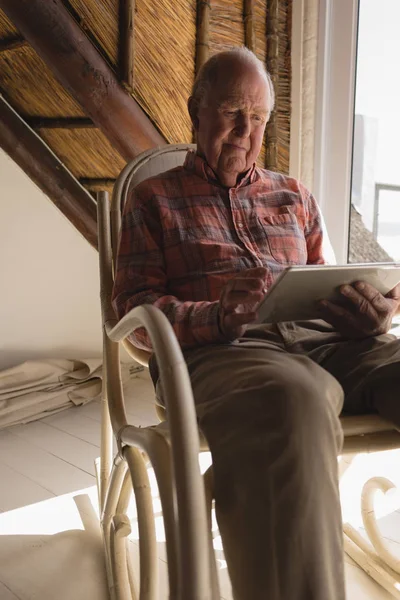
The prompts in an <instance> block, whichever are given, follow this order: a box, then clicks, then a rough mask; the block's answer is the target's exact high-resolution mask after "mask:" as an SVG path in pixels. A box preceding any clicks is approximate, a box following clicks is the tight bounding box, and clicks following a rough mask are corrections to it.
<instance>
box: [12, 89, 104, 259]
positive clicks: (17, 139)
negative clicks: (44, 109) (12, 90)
mask: <svg viewBox="0 0 400 600" xmlns="http://www.w3.org/2000/svg"><path fill="white" fill-rule="evenodd" d="M0 147H1V148H3V150H4V151H5V152H6V153H7V154H8V155H9V156H10V157H11V158H12V159H13V160H14V161H15V162H16V163H17V164H18V165H19V166H20V167H21V169H23V171H25V173H26V174H27V175H28V176H29V177H30V178H31V179H32V181H33V182H34V183H36V185H37V186H38V187H39V188H40V189H41V190H42V191H43V192H44V193H45V194H46V195H47V196H48V197H49V198H50V200H51V201H52V202H53V203H54V204H55V205H56V206H57V208H59V209H60V210H61V212H62V213H63V214H64V215H65V216H66V217H67V219H68V220H69V221H71V223H72V224H73V225H74V226H75V227H76V229H78V231H80V233H81V234H82V235H83V236H84V237H85V238H86V239H87V241H88V242H89V243H90V244H91V245H92V246H94V247H95V248H97V228H96V203H95V201H94V200H93V198H92V196H91V195H90V194H89V192H87V191H86V190H85V189H84V188H83V187H82V186H81V185H80V183H79V182H78V181H77V179H75V177H74V176H73V175H72V174H71V172H70V171H69V170H68V169H67V168H66V167H65V166H64V165H63V163H62V162H61V161H60V160H59V159H58V158H57V156H56V155H55V154H54V153H53V152H52V151H51V150H50V148H49V147H48V146H47V145H46V144H45V143H44V142H43V140H42V139H41V138H40V137H39V136H38V135H37V134H36V133H35V132H34V131H33V130H32V129H31V128H30V127H29V126H28V125H27V124H26V123H25V121H24V120H23V119H22V118H21V117H20V116H19V115H18V114H17V113H16V112H15V110H14V109H13V108H12V107H11V106H10V104H9V103H8V102H7V101H6V100H5V99H4V98H3V96H0Z"/></svg>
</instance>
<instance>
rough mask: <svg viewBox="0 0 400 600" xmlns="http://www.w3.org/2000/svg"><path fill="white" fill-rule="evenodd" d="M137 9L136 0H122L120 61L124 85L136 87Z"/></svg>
mask: <svg viewBox="0 0 400 600" xmlns="http://www.w3.org/2000/svg"><path fill="white" fill-rule="evenodd" d="M135 10H136V0H120V28H119V30H120V44H121V47H120V63H121V76H122V81H123V82H124V85H126V87H127V89H128V90H129V91H130V92H132V91H133V88H134V87H135V73H134V67H135Z"/></svg>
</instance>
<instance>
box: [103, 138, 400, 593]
mask: <svg viewBox="0 0 400 600" xmlns="http://www.w3.org/2000/svg"><path fill="white" fill-rule="evenodd" d="M191 148H194V146H192V145H190V144H179V145H174V146H172V145H171V146H166V147H163V148H160V149H153V150H149V151H147V152H145V153H143V154H141V155H140V156H139V157H137V158H136V159H135V160H134V161H132V162H131V163H129V164H128V165H127V166H126V167H125V168H124V169H123V171H122V172H121V174H120V176H119V178H118V180H117V182H116V184H115V186H114V191H113V198H112V205H111V219H110V205H109V198H108V194H107V193H106V192H100V193H99V194H98V235H99V254H100V284H101V291H100V296H101V307H102V321H103V340H104V362H103V370H104V380H103V381H104V385H103V390H104V392H103V401H102V428H101V457H100V459H99V461H98V462H97V465H96V467H97V468H96V473H97V481H98V490H99V504H100V513H101V529H102V534H103V541H104V549H105V559H106V567H107V578H108V585H109V590H110V595H111V598H112V600H158V597H159V596H158V576H157V564H158V557H157V543H156V535H155V523H154V515H153V505H152V497H151V492H150V485H149V479H148V475H147V467H148V464H149V462H150V463H151V465H152V467H153V468H154V472H155V476H156V479H157V483H158V487H159V493H160V500H161V504H162V511H163V518H164V527H165V536H166V546H167V560H168V578H169V598H170V599H171V600H219V589H218V578H217V576H216V566H215V558H214V553H213V549H212V543H211V525H210V522H211V521H210V520H211V503H212V470H211V469H209V470H208V471H207V473H206V474H205V476H204V478H203V477H202V476H201V474H200V470H199V463H198V454H199V451H200V450H207V445H206V443H205V441H204V439H203V438H202V437H201V436H200V438H199V432H198V428H197V422H196V414H195V408H194V403H193V395H192V389H191V385H190V380H189V376H188V372H187V368H186V364H185V362H184V359H183V356H182V352H181V350H180V347H179V344H178V342H177V340H176V337H175V334H174V332H173V329H172V327H171V325H170V323H169V322H168V320H167V318H166V317H165V316H164V315H163V314H162V313H161V311H159V310H158V309H156V308H155V307H153V306H140V307H137V308H134V309H133V310H131V311H130V312H129V313H128V314H127V315H126V316H125V317H124V318H123V319H121V321H119V322H118V321H117V319H116V316H115V313H114V311H113V309H112V306H111V293H112V285H113V268H114V261H115V257H116V252H117V244H118V237H119V230H120V226H121V211H122V209H123V206H124V203H125V199H126V196H127V193H128V190H129V189H130V187H131V186H132V185H133V186H134V185H136V184H137V183H139V182H140V181H141V180H143V179H145V178H147V177H149V176H151V175H154V174H158V173H160V172H161V171H164V170H166V169H168V168H171V167H174V166H177V165H179V164H182V162H183V158H184V156H185V154H186V151H187V150H188V149H191ZM138 327H144V328H145V329H146V330H147V333H148V334H149V336H150V338H151V341H152V346H153V349H154V352H155V354H156V356H157V362H158V365H159V368H160V376H161V379H162V384H163V390H164V394H165V402H166V414H165V415H161V418H166V419H167V420H165V421H164V422H162V423H160V424H159V425H157V426H153V427H144V428H141V427H137V426H135V425H134V424H130V423H128V420H127V416H126V411H125V406H124V398H123V390H122V383H121V372H120V358H119V347H120V344H121V343H122V344H123V345H124V346H125V348H126V349H127V350H128V352H129V353H130V355H131V356H132V357H133V358H134V359H135V360H137V361H138V362H139V363H141V364H144V365H147V364H148V359H149V354H148V353H146V352H144V351H140V350H137V349H136V348H135V347H134V346H133V345H132V344H131V343H130V342H129V341H128V340H127V336H129V335H130V334H131V333H132V331H134V330H135V329H136V328H138ZM341 424H342V427H343V431H344V448H343V455H348V456H349V457H350V460H349V459H347V460H346V461H345V462H344V463H343V464H344V468H342V469H341V470H342V472H344V470H345V468H347V466H348V465H349V464H350V462H351V459H352V457H353V456H355V455H356V454H357V453H359V452H376V451H379V450H387V449H393V448H400V433H399V432H398V431H397V430H396V429H395V428H394V426H393V425H392V424H391V423H389V422H387V421H385V420H384V419H382V418H380V417H378V416H375V415H368V416H361V417H343V418H341ZM113 436H114V437H115V439H116V443H117V447H118V453H117V455H116V456H115V457H113V455H112V447H113ZM391 487H394V486H393V484H392V483H391V482H389V481H388V480H386V479H383V478H374V479H372V480H370V481H369V482H368V483H367V484H366V485H365V486H364V490H363V494H362V514H363V520H364V525H365V529H366V531H367V533H368V535H369V538H370V543H369V542H366V541H365V540H364V539H363V538H362V537H361V535H360V534H359V533H358V532H357V531H356V530H355V529H354V528H353V527H351V526H350V525H349V524H345V525H344V538H345V551H346V552H347V553H348V554H349V555H350V556H351V557H352V558H353V559H354V560H355V561H356V562H357V563H358V564H359V566H360V567H362V568H363V569H364V570H365V571H366V572H367V573H368V574H370V575H371V576H372V577H373V578H374V579H375V580H376V581H377V582H378V583H379V584H380V585H382V586H383V587H384V588H385V589H387V590H388V591H390V592H391V593H392V594H393V595H394V596H395V597H396V598H399V599H400V583H399V582H400V562H399V561H398V560H397V558H395V557H394V556H393V555H392V554H391V552H390V550H389V548H388V547H387V546H386V544H385V542H384V540H383V538H382V536H381V534H380V533H379V529H378V526H377V522H376V517H375V513H374V509H373V497H374V494H375V492H376V490H382V491H384V492H386V491H387V490H388V489H389V488H391ZM132 491H133V493H134V494H135V499H136V506H137V518H138V525H139V548H140V590H138V589H137V588H138V586H137V584H136V578H135V574H134V573H133V568H132V566H131V562H130V557H129V553H128V535H129V534H130V531H131V528H130V522H129V519H128V517H127V515H126V511H127V507H128V502H129V499H130V496H131V493H132Z"/></svg>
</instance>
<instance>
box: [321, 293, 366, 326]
mask: <svg viewBox="0 0 400 600" xmlns="http://www.w3.org/2000/svg"><path fill="white" fill-rule="evenodd" d="M319 307H320V312H321V316H322V318H323V319H325V321H327V322H328V323H330V324H331V325H333V326H334V327H335V329H337V330H338V331H340V330H343V328H344V327H345V326H346V327H348V328H349V329H351V330H356V331H359V332H360V333H361V330H362V327H361V326H360V322H359V319H357V318H356V317H355V316H354V315H353V314H352V313H351V312H349V311H348V310H347V309H346V308H344V307H343V306H338V305H337V304H334V303H333V302H329V300H322V301H321V302H320V303H319Z"/></svg>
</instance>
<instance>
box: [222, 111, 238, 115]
mask: <svg viewBox="0 0 400 600" xmlns="http://www.w3.org/2000/svg"><path fill="white" fill-rule="evenodd" d="M237 113H238V111H237V110H226V111H225V114H226V116H227V117H235V116H236V115H237Z"/></svg>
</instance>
